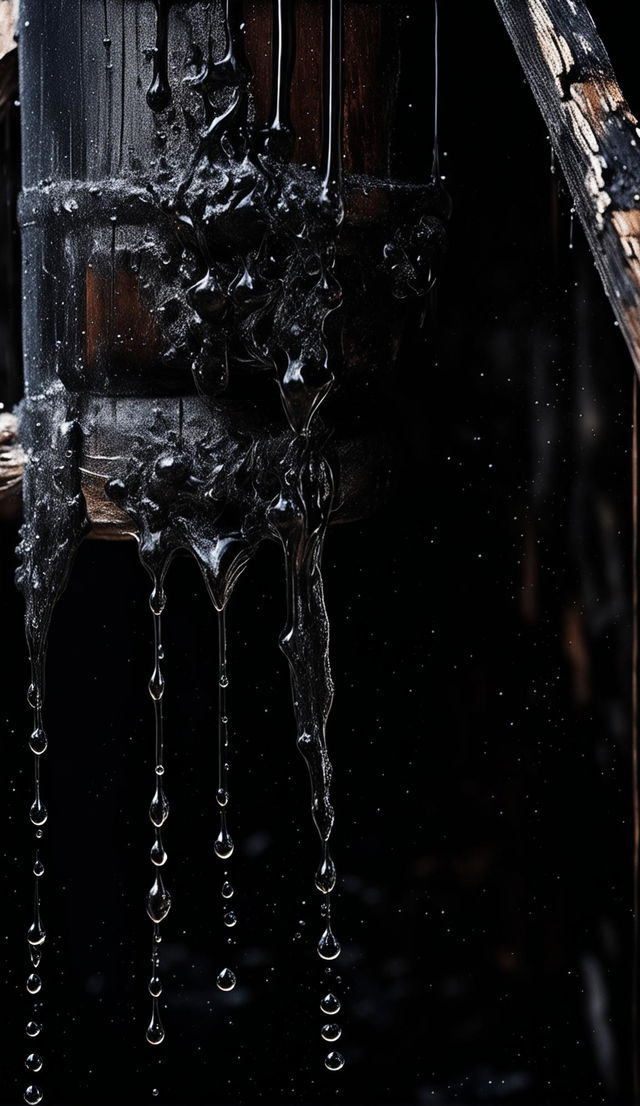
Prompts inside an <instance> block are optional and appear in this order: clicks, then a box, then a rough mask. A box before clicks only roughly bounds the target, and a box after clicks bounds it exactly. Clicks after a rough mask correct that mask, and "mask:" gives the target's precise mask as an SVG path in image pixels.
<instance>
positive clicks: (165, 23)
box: [147, 0, 172, 112]
mask: <svg viewBox="0 0 640 1106" xmlns="http://www.w3.org/2000/svg"><path fill="white" fill-rule="evenodd" d="M171 2H172V0H154V3H155V6H156V42H155V46H154V48H153V75H152V78H151V84H150V85H149V89H148V91H147V103H148V104H149V107H150V108H151V110H152V111H154V112H159V111H164V110H165V108H168V107H169V104H170V103H171V85H170V84H169V10H170V8H171Z"/></svg>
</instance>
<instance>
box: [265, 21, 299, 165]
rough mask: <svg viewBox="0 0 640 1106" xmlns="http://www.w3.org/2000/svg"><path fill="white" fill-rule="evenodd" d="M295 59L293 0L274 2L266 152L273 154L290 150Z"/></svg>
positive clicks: (291, 143) (292, 133)
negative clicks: (269, 106)
mask: <svg viewBox="0 0 640 1106" xmlns="http://www.w3.org/2000/svg"><path fill="white" fill-rule="evenodd" d="M295 56H296V13H295V3H294V0H274V5H273V47H272V59H273V65H272V69H273V73H272V90H271V113H270V118H269V127H268V138H269V150H270V151H272V152H275V153H282V154H284V153H290V151H291V149H292V147H293V141H294V131H293V123H292V121H291V80H292V77H293V66H294V62H295ZM274 144H275V145H274Z"/></svg>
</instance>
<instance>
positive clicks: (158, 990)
mask: <svg viewBox="0 0 640 1106" xmlns="http://www.w3.org/2000/svg"><path fill="white" fill-rule="evenodd" d="M149 994H150V995H151V997H152V998H160V995H161V994H162V981H161V980H160V978H159V977H158V976H157V975H152V976H151V979H150V980H149Z"/></svg>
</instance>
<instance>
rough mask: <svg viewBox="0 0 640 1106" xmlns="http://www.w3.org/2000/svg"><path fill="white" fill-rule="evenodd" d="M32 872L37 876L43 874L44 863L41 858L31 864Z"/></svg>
mask: <svg viewBox="0 0 640 1106" xmlns="http://www.w3.org/2000/svg"><path fill="white" fill-rule="evenodd" d="M33 874H34V876H38V878H39V877H40V876H43V875H44V864H43V863H42V861H41V860H36V862H35V864H34V865H33Z"/></svg>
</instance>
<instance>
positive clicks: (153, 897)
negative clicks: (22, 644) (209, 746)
mask: <svg viewBox="0 0 640 1106" xmlns="http://www.w3.org/2000/svg"><path fill="white" fill-rule="evenodd" d="M152 578H153V590H152V592H151V597H150V600H149V606H150V607H151V613H152V615H153V636H154V667H153V672H152V674H151V679H150V680H149V695H150V696H151V699H152V702H153V712H154V720H155V759H154V777H155V790H154V793H153V798H152V800H151V805H150V807H149V818H150V820H151V825H152V826H153V831H154V833H153V844H152V846H151V863H152V865H153V867H154V880H153V883H152V885H151V888H150V890H149V893H148V895H147V914H148V915H149V918H150V919H151V921H152V922H153V938H152V944H151V978H150V979H149V988H148V989H149V994H150V995H151V1020H150V1022H149V1025H148V1027H147V1041H148V1042H149V1044H150V1045H159V1044H161V1043H162V1041H163V1040H164V1026H163V1024H162V1018H161V1015H160V996H161V994H162V981H161V979H160V949H159V946H160V943H161V941H162V937H161V935H160V924H161V922H163V921H164V919H165V918H166V917H167V914H168V913H169V910H170V909H171V895H170V894H169V892H168V891H167V889H166V887H165V885H164V880H163V878H162V868H163V867H164V865H165V864H166V862H167V854H166V852H165V849H164V845H163V842H162V827H163V826H164V824H165V822H166V820H167V818H168V817H169V803H168V801H167V798H166V795H165V791H164V712H163V703H162V699H163V696H164V676H163V673H162V661H163V659H164V649H163V646H162V612H163V610H164V606H165V594H164V589H163V586H162V578H161V577H159V576H157V575H154V576H153V577H152Z"/></svg>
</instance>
